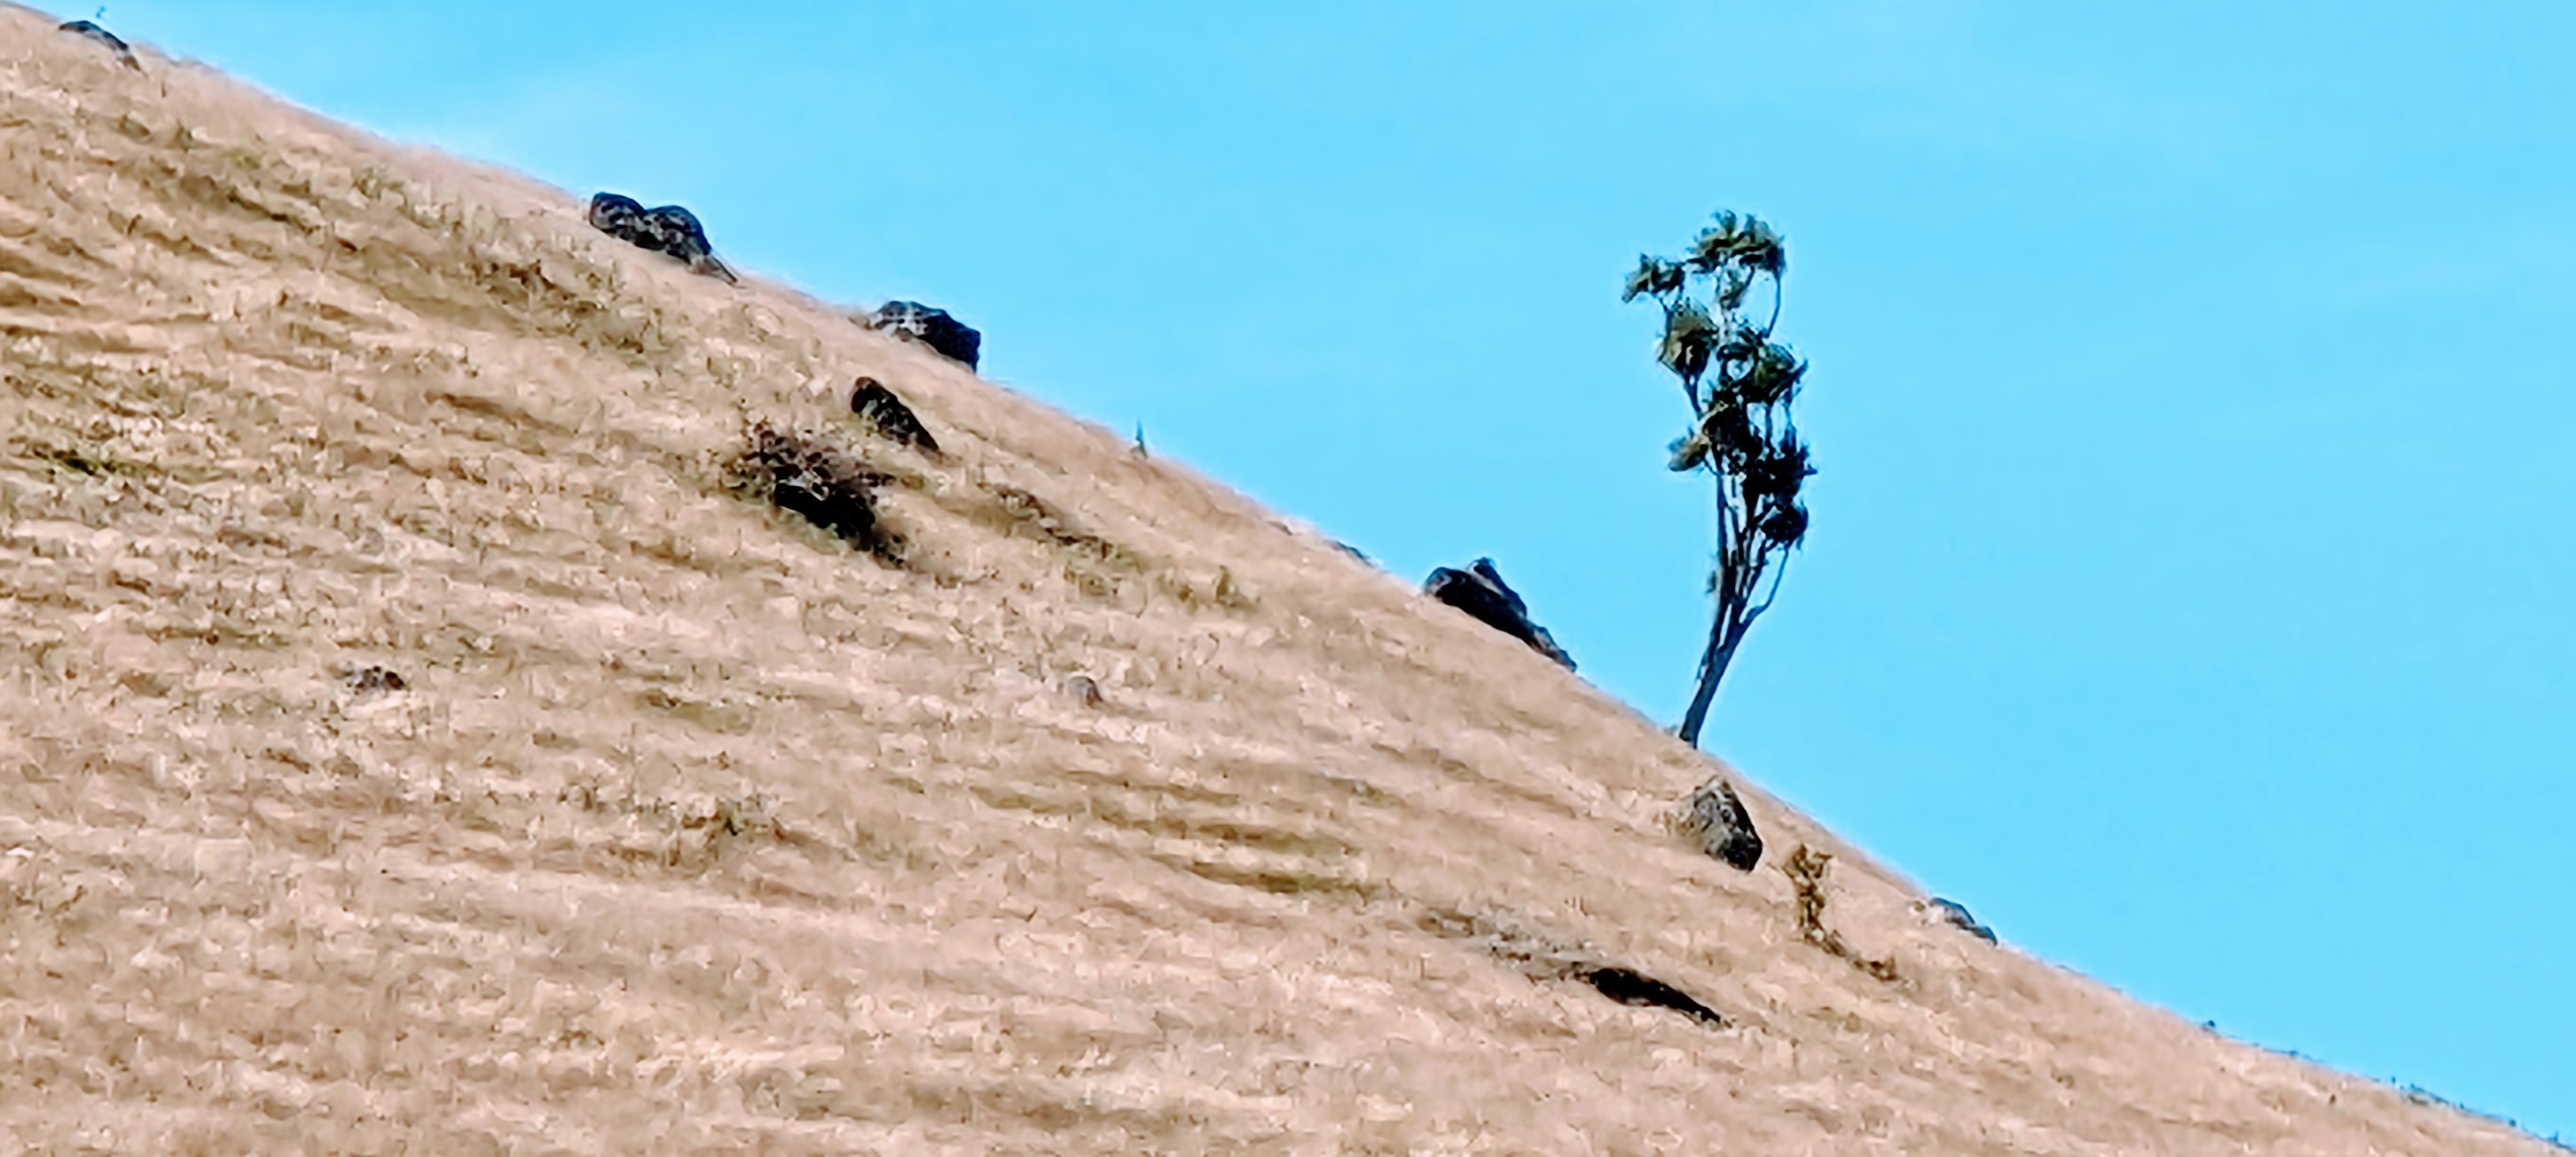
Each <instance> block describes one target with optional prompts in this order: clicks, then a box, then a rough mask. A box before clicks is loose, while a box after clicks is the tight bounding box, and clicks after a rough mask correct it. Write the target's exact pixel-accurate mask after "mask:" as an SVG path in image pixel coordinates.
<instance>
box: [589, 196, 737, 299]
mask: <svg viewBox="0 0 2576 1157" xmlns="http://www.w3.org/2000/svg"><path fill="white" fill-rule="evenodd" d="M588 217H589V220H590V225H591V228H594V229H597V230H599V231H600V232H602V233H606V234H608V235H609V236H611V237H614V238H617V239H618V240H620V241H623V242H626V243H627V244H629V245H633V246H635V247H636V248H638V249H649V250H652V251H653V252H655V253H660V254H663V255H665V256H668V257H671V258H674V259H676V260H678V261H680V262H682V263H683V264H686V265H687V266H688V267H689V271H690V272H692V273H703V274H706V275H707V276H710V277H717V278H722V279H723V280H724V281H725V282H726V283H728V284H733V283H738V282H740V281H741V278H738V277H735V276H734V273H733V270H731V269H727V268H725V264H724V262H721V261H718V260H716V255H715V247H714V246H712V245H710V244H708V243H707V230H706V227H705V226H703V225H700V224H699V223H698V218H697V215H696V214H694V213H691V212H689V211H688V210H687V209H683V208H681V207H680V206H678V205H663V206H660V207H658V208H653V209H647V208H645V207H644V206H643V205H642V204H641V203H640V202H638V201H636V200H635V198H633V197H627V196H622V195H620V194H617V193H600V194H597V195H595V196H593V197H591V199H590V209H589V212H588Z"/></svg>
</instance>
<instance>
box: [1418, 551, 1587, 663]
mask: <svg viewBox="0 0 2576 1157" xmlns="http://www.w3.org/2000/svg"><path fill="white" fill-rule="evenodd" d="M1422 593H1424V594H1426V595H1429V596H1431V597H1432V598H1435V599H1438V600H1440V601H1441V602H1444V603H1447V604H1449V605H1450V606H1453V607H1456V608H1458V609H1459V610H1462V611H1465V612H1467V613H1468V614H1469V615H1472V616H1474V617H1475V619H1476V621H1477V622H1480V623H1483V624H1485V625H1486V626H1488V627H1492V628H1493V629H1495V630H1497V631H1501V632H1502V633H1504V634H1506V635H1510V636H1511V637H1513V638H1515V639H1518V640H1520V641H1522V642H1524V643H1527V644H1529V647H1530V649H1531V650H1533V651H1536V652H1538V653H1539V654H1542V655H1545V656H1547V657H1548V658H1550V659H1554V660H1556V661H1557V662H1558V663H1559V664H1561V665H1563V666H1564V668H1565V669H1566V670H1568V671H1571V670H1573V669H1574V657H1573V656H1571V655H1568V654H1566V653H1565V651H1564V650H1563V649H1562V648H1560V647H1558V646H1557V645H1556V639H1555V637H1554V636H1551V635H1549V634H1548V633H1547V629H1546V628H1544V627H1541V626H1539V625H1538V624H1537V623H1534V622H1531V621H1530V617H1529V607H1528V605H1527V604H1524V603H1522V602H1521V597H1520V596H1519V595H1518V594H1515V593H1513V592H1512V588H1511V587H1510V586H1509V585H1507V584H1505V583H1504V582H1503V576H1502V574H1501V572H1498V571H1496V570H1495V569H1494V560H1492V559H1490V558H1480V559H1477V560H1476V563H1475V565H1474V566H1472V567H1469V568H1468V569H1466V570H1463V571H1461V570H1451V569H1449V568H1448V567H1445V566H1444V567H1441V568H1439V569H1437V570H1434V571H1432V572H1431V577H1430V578H1429V579H1427V580H1425V581H1424V582H1423V584H1422Z"/></svg>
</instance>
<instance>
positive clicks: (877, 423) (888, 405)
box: [850, 378, 940, 458]
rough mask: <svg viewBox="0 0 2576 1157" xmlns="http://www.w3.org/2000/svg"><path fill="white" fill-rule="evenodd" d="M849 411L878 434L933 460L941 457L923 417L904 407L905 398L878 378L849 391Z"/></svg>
mask: <svg viewBox="0 0 2576 1157" xmlns="http://www.w3.org/2000/svg"><path fill="white" fill-rule="evenodd" d="M850 412H851V413H853V414H857V415H858V416H859V420H860V421H862V422H865V423H867V424H868V425H869V426H870V427H872V428H874V429H875V430H876V432H877V433H879V434H881V435H883V436H885V437H886V438H889V439H891V440H893V441H896V442H901V443H903V444H904V445H906V446H910V447H912V448H913V449H915V450H919V451H921V452H922V453H924V454H927V455H929V456H931V457H933V458H937V457H940V453H939V440H938V439H936V438H933V437H931V436H930V429H929V427H926V426H924V425H922V424H921V418H920V417H919V416H918V415H916V414H914V413H913V412H912V407H910V406H907V405H904V404H903V399H901V398H898V397H896V396H894V391H893V390H889V389H887V388H886V387H885V383H883V382H880V381H878V380H876V379H875V378H860V379H859V383H858V388H857V389H855V390H852V391H851V392H850Z"/></svg>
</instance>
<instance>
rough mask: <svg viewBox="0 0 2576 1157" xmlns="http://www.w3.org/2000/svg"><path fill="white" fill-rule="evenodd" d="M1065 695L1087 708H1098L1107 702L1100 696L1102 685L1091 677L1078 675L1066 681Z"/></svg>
mask: <svg viewBox="0 0 2576 1157" xmlns="http://www.w3.org/2000/svg"><path fill="white" fill-rule="evenodd" d="M1064 693H1065V694H1066V695H1067V696H1069V697H1071V698H1072V699H1073V701H1074V702H1076V703H1079V704H1082V705H1083V706H1085V707H1098V706H1100V705H1101V704H1103V703H1105V702H1107V700H1106V699H1105V698H1103V697H1102V696H1101V694H1100V683H1099V681H1098V680H1096V679H1093V678H1092V677H1091V676H1089V675H1076V676H1074V677H1072V678H1070V679H1067V680H1065V681H1064Z"/></svg>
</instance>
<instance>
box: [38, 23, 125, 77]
mask: <svg viewBox="0 0 2576 1157" xmlns="http://www.w3.org/2000/svg"><path fill="white" fill-rule="evenodd" d="M55 31H57V32H69V33H71V34H72V35H74V36H86V37H88V38H90V39H92V40H95V41H97V42H99V43H100V44H102V45H105V46H106V47H107V50H108V51H110V52H113V53H115V54H116V58H117V59H118V60H120V61H123V62H124V64H125V67H127V68H131V69H135V70H136V71H141V70H142V68H143V62H142V61H140V60H136V59H135V58H134V49H133V47H132V46H131V45H128V44H127V43H125V42H124V41H123V40H120V39H118V38H117V35H116V34H115V33H113V32H110V31H108V30H107V29H104V28H101V27H99V26H98V25H96V24H93V23H91V22H89V21H87V20H68V21H65V22H63V23H62V24H61V25H59V26H57V27H56V28H55Z"/></svg>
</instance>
